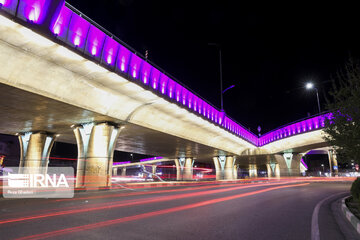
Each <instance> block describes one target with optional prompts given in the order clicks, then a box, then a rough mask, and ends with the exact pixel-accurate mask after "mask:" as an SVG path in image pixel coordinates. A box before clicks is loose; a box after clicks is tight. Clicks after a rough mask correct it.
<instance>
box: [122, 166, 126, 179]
mask: <svg viewBox="0 0 360 240" xmlns="http://www.w3.org/2000/svg"><path fill="white" fill-rule="evenodd" d="M121 176H122V177H126V168H125V167H124V168H122V169H121Z"/></svg>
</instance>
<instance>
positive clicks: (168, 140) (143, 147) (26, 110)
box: [0, 84, 226, 162]
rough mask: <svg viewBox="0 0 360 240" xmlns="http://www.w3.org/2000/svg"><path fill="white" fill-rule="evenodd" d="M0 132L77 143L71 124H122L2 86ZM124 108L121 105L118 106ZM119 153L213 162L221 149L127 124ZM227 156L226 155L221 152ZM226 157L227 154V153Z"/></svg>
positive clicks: (99, 115) (74, 107) (118, 147)
mask: <svg viewBox="0 0 360 240" xmlns="http://www.w3.org/2000/svg"><path fill="white" fill-rule="evenodd" d="M0 92H1V100H0V112H1V115H0V116H1V117H0V119H1V120H0V133H2V134H10V135H14V134H16V133H19V132H28V131H48V132H52V133H54V134H60V136H59V137H58V139H57V141H60V142H66V143H72V144H76V141H75V137H74V134H73V132H72V129H71V127H70V126H71V125H73V124H79V123H87V122H92V121H98V122H101V121H110V122H115V123H118V124H124V123H122V122H121V121H118V120H116V119H113V118H111V117H108V116H104V115H101V114H98V113H95V112H92V111H88V110H84V109H81V108H79V107H76V106H72V105H69V104H66V103H62V102H60V101H56V100H53V99H50V98H46V97H43V96H40V95H37V94H33V93H30V92H27V91H24V90H20V89H18V88H14V87H11V86H8V85H4V84H0ZM119 107H121V106H119ZM125 126H126V127H125V129H123V130H122V131H121V133H120V136H119V139H118V141H117V146H116V150H119V151H125V152H134V153H140V154H149V155H155V156H163V157H168V158H176V157H179V156H189V157H194V158H196V159H197V161H201V162H211V161H212V157H213V156H216V155H218V154H219V153H220V151H219V150H217V149H213V148H211V147H207V146H204V145H202V144H198V143H195V142H192V141H189V140H185V139H182V138H179V137H175V136H172V135H169V134H164V133H161V132H158V131H154V130H151V129H148V128H145V127H141V126H137V125H134V124H131V123H125ZM221 153H224V152H221ZM225 154H226V153H225Z"/></svg>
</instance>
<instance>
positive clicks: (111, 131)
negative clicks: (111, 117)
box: [74, 123, 120, 188]
mask: <svg viewBox="0 0 360 240" xmlns="http://www.w3.org/2000/svg"><path fill="white" fill-rule="evenodd" d="M119 133H120V129H119V128H118V127H116V126H115V125H113V124H109V123H99V124H93V123H90V124H83V125H79V126H76V127H74V134H75V137H76V142H77V147H78V163H77V172H76V173H77V174H76V187H77V188H97V187H110V186H111V174H112V172H111V169H112V165H113V155H114V147H115V143H116V140H117V138H118V136H119Z"/></svg>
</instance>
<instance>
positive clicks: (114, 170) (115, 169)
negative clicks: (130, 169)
mask: <svg viewBox="0 0 360 240" xmlns="http://www.w3.org/2000/svg"><path fill="white" fill-rule="evenodd" d="M117 173H118V168H113V169H112V175H113V176H117Z"/></svg>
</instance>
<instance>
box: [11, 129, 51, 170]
mask: <svg viewBox="0 0 360 240" xmlns="http://www.w3.org/2000/svg"><path fill="white" fill-rule="evenodd" d="M18 139H19V143H20V164H19V172H20V173H25V171H24V167H26V168H31V171H32V172H33V171H34V172H37V173H40V172H39V171H40V169H42V171H43V172H42V173H46V172H47V167H48V163H49V156H50V151H51V149H52V147H53V145H54V141H55V136H54V135H53V134H50V133H47V132H28V133H25V134H20V135H19V136H18ZM37 169H39V170H37Z"/></svg>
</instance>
